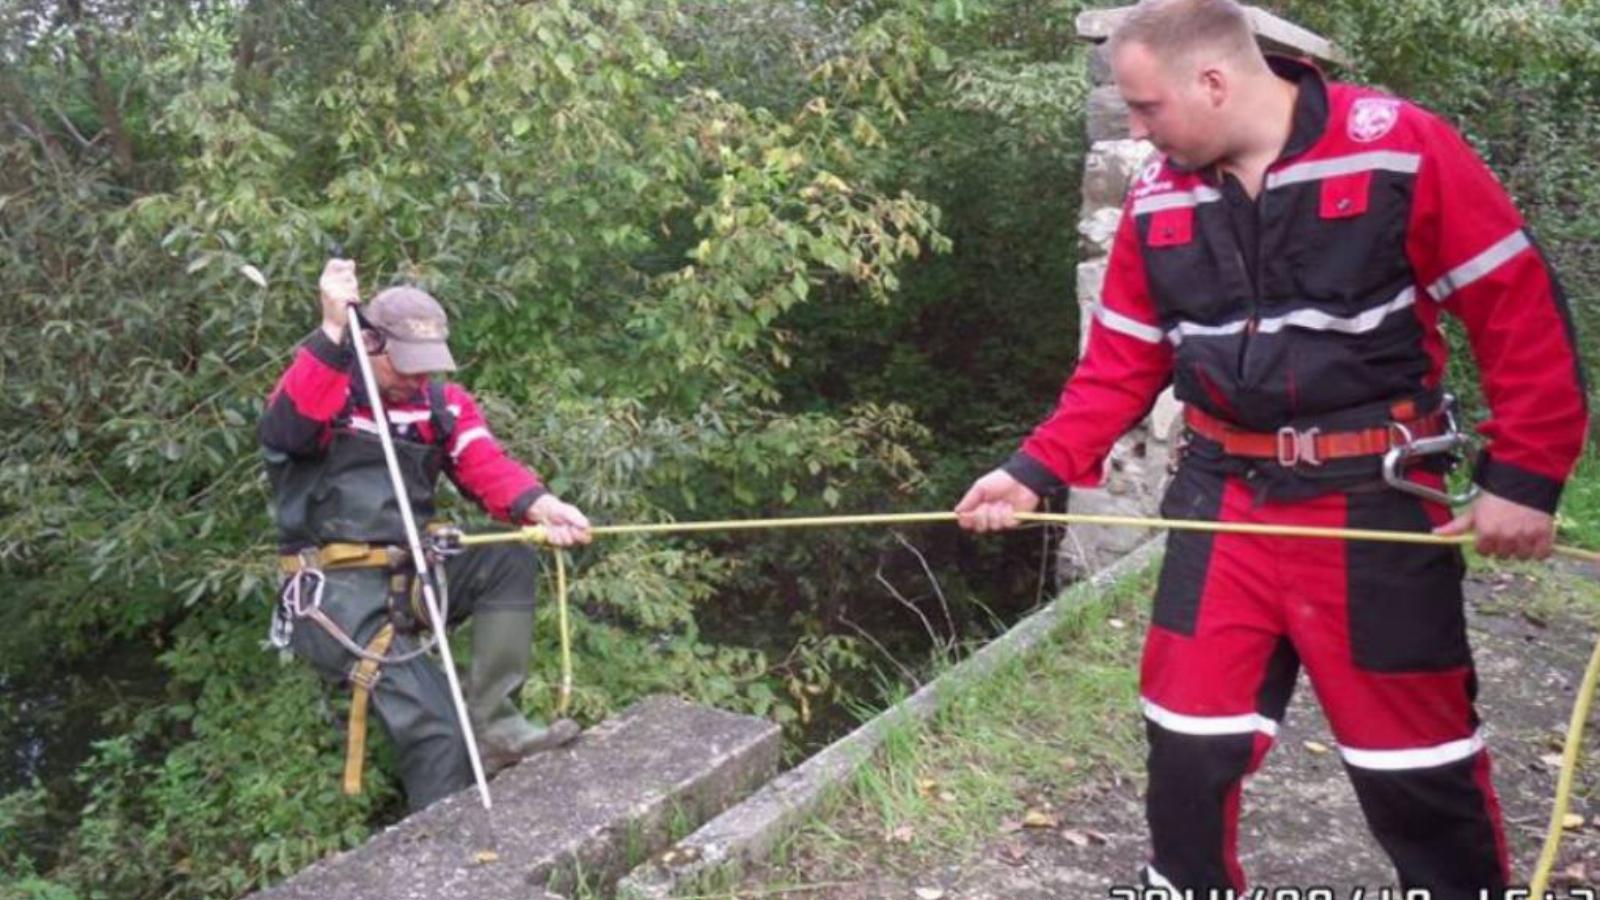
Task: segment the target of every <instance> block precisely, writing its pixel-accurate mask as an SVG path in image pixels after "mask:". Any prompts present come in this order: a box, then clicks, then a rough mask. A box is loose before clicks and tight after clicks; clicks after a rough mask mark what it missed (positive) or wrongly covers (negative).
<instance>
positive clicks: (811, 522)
mask: <svg viewBox="0 0 1600 900" xmlns="http://www.w3.org/2000/svg"><path fill="white" fill-rule="evenodd" d="M957 518H958V517H957V516H956V514H955V513H953V512H930V513H874V514H865V515H839V516H793V517H788V518H777V519H718V520H710V521H700V522H644V523H635V524H629V525H597V526H594V527H592V528H590V529H589V532H590V533H591V534H593V535H595V536H597V537H605V536H612V535H628V534H691V533H697V532H706V531H757V530H769V529H778V528H826V527H838V526H843V525H918V524H930V523H936V522H955V521H957ZM1017 519H1018V520H1019V521H1022V522H1037V523H1046V524H1052V525H1109V526H1124V527H1132V528H1152V529H1156V528H1159V529H1166V530H1168V531H1206V532H1212V533H1217V534H1253V535H1261V536H1270V537H1297V538H1325V539H1335V540H1347V541H1382V542H1385V543H1399V544H1434V545H1441V544H1442V545H1449V544H1454V545H1458V546H1459V545H1466V544H1470V543H1472V542H1473V540H1474V539H1475V538H1474V536H1473V535H1470V534H1461V535H1442V534H1433V533H1432V532H1426V531H1384V530H1376V529H1366V528H1320V527H1315V526H1307V525H1263V524H1257V523H1251V522H1212V521H1206V520H1202V519H1161V518H1154V517H1145V516H1103V515H1092V514H1088V513H1017ZM507 541H527V542H528V543H533V544H544V543H547V540H546V536H545V529H544V528H543V527H542V526H539V525H530V526H527V527H524V528H521V529H519V530H517V531H511V532H494V533H490V534H477V535H463V536H462V537H461V544H462V546H466V547H471V546H474V545H478V544H494V543H502V542H507ZM553 549H555V556H556V595H557V600H558V602H559V604H560V618H561V696H560V701H559V707H558V709H559V711H560V712H561V713H563V714H564V713H565V712H566V709H567V705H568V703H569V702H570V700H571V696H572V650H571V641H570V634H569V625H568V621H567V574H566V565H565V562H564V558H565V556H564V554H563V553H562V552H561V550H560V549H559V548H553ZM1555 553H1556V554H1557V555H1559V556H1565V557H1569V558H1571V559H1578V560H1583V561H1585V562H1591V563H1600V553H1597V552H1594V551H1592V550H1580V549H1578V548H1577V547H1569V546H1566V545H1564V544H1557V545H1556V546H1555ZM1597 681H1600V643H1596V644H1595V649H1594V655H1593V656H1592V657H1590V659H1589V666H1588V669H1587V670H1585V672H1584V676H1583V685H1582V687H1581V688H1580V689H1579V691H1578V698H1577V701H1576V703H1575V704H1574V706H1573V709H1572V720H1571V723H1570V724H1569V725H1568V728H1567V740H1566V747H1565V750H1564V751H1563V753H1562V757H1561V775H1560V778H1559V779H1558V782H1557V785H1556V797H1555V805H1554V809H1553V810H1552V811H1551V815H1550V829H1549V831H1548V832H1546V834H1545V842H1544V850H1543V852H1541V854H1540V856H1539V863H1538V865H1537V866H1536V867H1535V870H1534V876H1533V880H1532V882H1531V884H1530V888H1531V890H1530V895H1531V896H1534V897H1538V896H1541V895H1542V893H1543V891H1544V889H1545V885H1546V884H1547V883H1548V882H1549V879H1550V872H1551V870H1552V869H1553V868H1554V866H1555V862H1556V852H1557V851H1558V850H1559V849H1560V846H1561V837H1562V833H1563V830H1564V829H1563V826H1564V820H1565V818H1566V813H1567V807H1568V804H1569V802H1570V800H1571V797H1572V782H1573V777H1574V774H1575V773H1576V771H1577V766H1578V751H1579V748H1580V746H1581V744H1582V740H1583V726H1584V722H1585V721H1586V720H1587V719H1588V716H1589V706H1590V704H1591V703H1592V702H1593V699H1594V692H1595V686H1596V682H1597Z"/></svg>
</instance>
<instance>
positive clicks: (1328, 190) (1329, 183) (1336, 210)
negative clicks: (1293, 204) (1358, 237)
mask: <svg viewBox="0 0 1600 900" xmlns="http://www.w3.org/2000/svg"><path fill="white" fill-rule="evenodd" d="M1371 195H1372V173H1371V172H1351V173H1349V174H1346V175H1335V176H1333V177H1332V178H1325V179H1323V181H1322V187H1321V192H1320V201H1319V203H1318V211H1317V215H1318V216H1319V217H1320V218H1323V219H1352V218H1355V217H1356V216H1359V215H1361V214H1362V213H1365V212H1366V211H1367V203H1368V199H1369V198H1370V197H1371Z"/></svg>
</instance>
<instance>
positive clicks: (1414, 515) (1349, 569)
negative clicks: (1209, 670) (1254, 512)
mask: <svg viewBox="0 0 1600 900" xmlns="http://www.w3.org/2000/svg"><path fill="white" fill-rule="evenodd" d="M1339 499H1341V500H1342V501H1343V508H1340V507H1339V506H1337V505H1335V504H1333V503H1325V504H1318V505H1315V506H1312V507H1311V509H1312V511H1313V512H1314V513H1315V515H1313V516H1309V517H1305V518H1302V519H1300V521H1304V522H1305V523H1306V524H1313V525H1322V524H1328V525H1335V526H1347V527H1351V528H1379V529H1396V530H1400V529H1404V530H1412V531H1424V530H1427V529H1429V528H1432V527H1433V526H1435V525H1437V524H1440V523H1442V522H1444V521H1446V520H1448V518H1449V512H1448V510H1446V509H1444V508H1443V507H1441V506H1438V505H1435V504H1428V503H1426V502H1425V501H1422V500H1420V499H1419V498H1415V497H1412V496H1409V495H1406V494H1401V493H1399V492H1395V491H1382V492H1375V493H1359V494H1350V495H1347V496H1346V497H1344V498H1339ZM1287 565H1288V568H1289V569H1290V573H1289V574H1290V576H1291V577H1292V578H1294V580H1295V581H1296V582H1297V583H1299V584H1302V585H1304V586H1306V588H1307V589H1306V590H1305V591H1304V592H1303V593H1302V596H1301V604H1302V609H1303V610H1304V614H1302V615H1300V616H1296V617H1295V618H1294V631H1293V637H1294V639H1295V643H1296V646H1297V647H1298V648H1299V649H1300V652H1301V656H1302V658H1303V659H1304V661H1305V666H1306V670H1307V672H1308V674H1309V675H1310V677H1311V682H1312V684H1313V686H1314V687H1315V689H1316V691H1317V695H1318V697H1319V698H1320V699H1321V701H1322V705H1323V709H1324V710H1325V712H1326V713H1327V716H1328V721H1329V723H1330V724H1331V725H1332V727H1333V733H1334V738H1335V740H1337V741H1338V743H1339V751H1340V754H1341V756H1342V757H1343V759H1344V762H1345V767H1346V771H1347V772H1348V773H1349V775H1350V780H1351V782H1352V784H1353V785H1354V787H1355V789H1356V794H1357V796H1358V797H1359V798H1360V801H1361V808H1362V811H1363V812H1364V813H1365V814H1366V817H1367V822H1368V825H1369V826H1370V827H1371V828H1372V832H1373V834H1374V836H1375V837H1377V839H1378V842H1379V843H1380V844H1381V845H1382V846H1383V848H1384V850H1385V852H1386V853H1388V855H1389V857H1390V859H1391V860H1392V861H1393V863H1394V866H1395V869H1396V872H1397V874H1398V877H1399V881H1400V884H1401V885H1402V886H1403V887H1405V888H1407V889H1410V888H1425V889H1427V890H1429V891H1430V892H1431V896H1432V897H1434V898H1436V900H1457V898H1462V900H1465V898H1472V900H1476V898H1477V897H1478V896H1479V892H1480V891H1483V890H1490V891H1492V890H1495V889H1498V888H1501V887H1504V886H1505V885H1506V884H1507V882H1508V880H1509V878H1510V871H1509V866H1508V862H1507V854H1506V848H1505V837H1504V831H1503V826H1502V824H1501V815H1500V806H1499V800H1498V798H1497V797H1496V796H1495V792H1494V788H1493V785H1492V784H1491V781H1490V777H1489V773H1490V763H1489V757H1488V754H1487V752H1486V751H1485V750H1484V747H1483V739H1482V736H1481V732H1480V730H1479V721H1478V715H1477V711H1476V709H1475V707H1474V700H1475V697H1476V693H1477V681H1476V676H1475V674H1474V671H1473V666H1472V654H1471V650H1470V648H1469V646H1468V642H1467V631H1466V617H1465V615H1464V611H1463V602H1462V594H1461V576H1462V573H1463V565H1462V562H1461V558H1460V554H1459V552H1458V551H1457V550H1456V549H1455V548H1453V547H1427V546H1410V545H1401V544H1379V543H1367V542H1352V543H1348V544H1340V543H1336V542H1329V543H1328V545H1327V546H1325V547H1320V548H1315V549H1313V550H1312V551H1311V552H1308V553H1303V554H1300V555H1297V556H1296V557H1295V558H1294V559H1293V560H1291V561H1289V563H1288V564H1287Z"/></svg>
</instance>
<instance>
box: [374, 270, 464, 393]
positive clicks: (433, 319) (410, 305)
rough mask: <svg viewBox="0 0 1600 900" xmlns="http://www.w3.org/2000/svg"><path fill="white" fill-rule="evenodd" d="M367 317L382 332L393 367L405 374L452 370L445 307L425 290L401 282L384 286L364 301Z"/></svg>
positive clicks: (448, 322) (448, 325)
mask: <svg viewBox="0 0 1600 900" xmlns="http://www.w3.org/2000/svg"><path fill="white" fill-rule="evenodd" d="M366 312H367V321H369V322H371V323H372V325H373V327H375V328H377V329H378V330H379V331H382V332H383V336H384V346H385V348H386V351H385V352H387V353H388V354H389V361H390V362H391V363H393V364H394V367H395V371H397V372H401V373H403V374H406V375H415V374H419V373H422V372H453V371H455V368H456V361H455V359H454V358H452V357H451V356H450V346H449V345H448V344H447V343H446V341H447V339H448V338H449V337H450V321H449V319H448V317H446V316H445V314H444V307H442V306H440V305H439V301H437V300H435V299H433V298H432V297H431V296H429V295H428V293H427V292H426V291H422V290H419V289H417V288H414V287H409V286H406V285H401V286H399V287H392V288H385V289H383V290H382V291H379V292H378V296H376V297H373V298H372V302H370V303H368V304H367V309H366Z"/></svg>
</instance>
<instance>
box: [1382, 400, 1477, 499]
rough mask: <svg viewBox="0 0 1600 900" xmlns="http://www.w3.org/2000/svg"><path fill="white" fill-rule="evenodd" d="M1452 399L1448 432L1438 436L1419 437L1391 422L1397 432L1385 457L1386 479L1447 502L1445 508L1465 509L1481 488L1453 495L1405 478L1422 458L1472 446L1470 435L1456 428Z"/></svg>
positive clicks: (1447, 408)
mask: <svg viewBox="0 0 1600 900" xmlns="http://www.w3.org/2000/svg"><path fill="white" fill-rule="evenodd" d="M1450 404H1451V399H1450V398H1446V400H1445V405H1444V415H1445V432H1444V434H1440V435H1435V436H1434V437H1426V438H1418V437H1415V436H1413V435H1412V434H1411V429H1409V428H1407V427H1406V426H1404V425H1402V424H1400V423H1399V422H1390V423H1389V428H1390V430H1391V431H1393V432H1395V435H1394V437H1393V438H1391V439H1390V443H1391V444H1393V445H1394V446H1392V447H1390V448H1389V451H1388V452H1387V453H1385V454H1383V480H1384V481H1385V482H1387V483H1388V485H1389V486H1390V487H1392V488H1394V489H1395V490H1399V491H1404V492H1405V493H1407V494H1411V495H1413V496H1417V497H1421V498H1422V499H1424V500H1432V501H1433V502H1435V503H1443V504H1444V505H1445V506H1462V505H1464V504H1467V503H1471V502H1472V501H1473V500H1474V499H1475V498H1476V497H1477V496H1478V486H1477V485H1476V484H1470V485H1468V486H1467V489H1466V490H1464V491H1462V492H1461V493H1459V494H1451V493H1448V492H1446V491H1441V490H1439V489H1438V488H1431V487H1428V486H1427V485H1425V484H1418V483H1416V482H1415V481H1412V480H1411V479H1409V478H1407V477H1406V476H1405V471H1404V469H1403V467H1404V466H1405V465H1406V464H1407V463H1408V462H1410V461H1411V460H1414V459H1416V458H1418V457H1422V456H1433V455H1435V454H1439V453H1450V454H1454V453H1456V452H1457V451H1459V450H1460V449H1461V448H1462V447H1464V446H1466V445H1467V444H1469V443H1471V441H1470V440H1469V439H1468V438H1467V436H1466V435H1464V434H1462V433H1461V432H1460V431H1459V430H1457V428H1456V418H1455V415H1454V413H1452V412H1451V409H1450Z"/></svg>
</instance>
